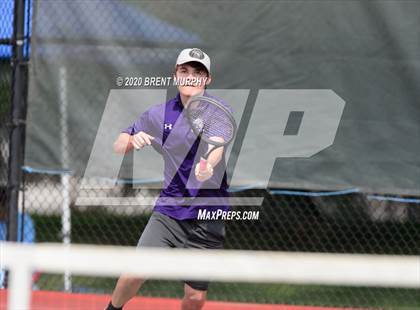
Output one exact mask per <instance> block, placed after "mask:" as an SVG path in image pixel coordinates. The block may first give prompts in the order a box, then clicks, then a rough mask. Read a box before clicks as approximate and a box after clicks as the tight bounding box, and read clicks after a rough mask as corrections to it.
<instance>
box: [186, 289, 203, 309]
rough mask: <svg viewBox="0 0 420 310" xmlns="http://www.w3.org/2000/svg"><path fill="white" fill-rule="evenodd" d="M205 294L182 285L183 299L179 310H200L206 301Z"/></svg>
mask: <svg viewBox="0 0 420 310" xmlns="http://www.w3.org/2000/svg"><path fill="white" fill-rule="evenodd" d="M206 296H207V292H206V291H200V290H196V289H193V288H192V287H191V286H189V285H188V284H184V298H183V299H182V306H181V310H200V309H201V308H203V306H204V303H205V301H206Z"/></svg>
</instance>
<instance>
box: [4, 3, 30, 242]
mask: <svg viewBox="0 0 420 310" xmlns="http://www.w3.org/2000/svg"><path fill="white" fill-rule="evenodd" d="M24 40H25V0H15V7H14V20H13V38H12V45H13V47H12V70H13V71H12V109H11V127H10V140H9V141H10V146H9V150H10V151H9V170H8V181H7V182H8V195H7V197H8V202H7V205H8V211H9V212H8V213H9V218H8V232H7V240H8V241H17V239H18V238H17V237H18V207H19V206H18V202H19V189H20V184H21V180H22V165H23V154H24V134H25V114H26V113H25V111H26V100H25V97H26V96H25V93H26V89H25V88H26V86H25V85H26V83H25V74H26V68H25V65H26V61H25V58H24V53H23V47H24ZM22 224H23V223H22Z"/></svg>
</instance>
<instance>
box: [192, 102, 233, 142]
mask: <svg viewBox="0 0 420 310" xmlns="http://www.w3.org/2000/svg"><path fill="white" fill-rule="evenodd" d="M189 114H190V119H191V123H192V125H193V127H194V130H195V131H196V132H197V133H199V134H200V135H201V136H202V137H203V138H204V139H207V140H211V138H212V137H220V138H222V139H223V140H224V142H225V143H228V142H229V141H231V140H232V139H233V135H234V131H235V128H234V125H233V124H232V120H231V118H230V117H229V115H227V113H226V112H225V111H224V110H223V109H221V108H219V107H217V106H215V105H213V104H209V103H206V102H193V103H192V106H191V107H190V108H189ZM219 142H220V141H219Z"/></svg>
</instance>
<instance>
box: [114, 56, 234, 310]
mask: <svg viewBox="0 0 420 310" xmlns="http://www.w3.org/2000/svg"><path fill="white" fill-rule="evenodd" d="M174 78H176V79H179V80H184V81H185V78H189V80H191V83H187V84H186V85H184V84H180V85H178V86H177V87H178V94H177V96H176V97H175V98H173V99H170V100H169V101H168V102H166V103H164V104H160V105H156V106H153V107H151V108H150V109H149V110H147V111H146V112H144V113H143V114H142V115H141V116H140V117H139V119H138V120H137V121H135V122H134V124H133V125H131V126H130V127H128V128H127V129H125V130H124V131H123V132H122V133H121V134H120V135H119V137H118V139H117V140H116V141H115V143H114V150H115V152H117V153H120V154H124V153H127V152H129V151H131V150H133V149H142V148H143V147H148V146H152V147H153V148H154V149H155V150H157V151H158V152H159V153H160V154H161V156H162V157H163V160H164V188H163V189H162V191H161V194H160V197H159V199H158V200H157V202H156V205H155V207H154V210H153V213H152V216H151V217H150V219H149V222H148V223H147V225H146V227H145V229H144V231H143V233H142V235H141V237H140V239H139V242H138V245H137V246H138V247H140V248H141V247H167V248H195V249H220V248H222V247H223V241H224V237H225V227H224V222H223V221H222V220H212V221H204V220H198V219H197V215H198V211H199V210H200V209H206V210H207V211H215V210H218V209H223V211H226V210H228V206H227V204H226V205H217V206H214V205H213V206H212V205H207V206H205V205H190V206H188V205H187V206H185V205H182V204H181V203H180V204H178V203H173V204H171V203H169V204H168V203H162V202H163V201H165V199H172V198H174V197H175V198H176V197H178V198H179V199H180V201H182V199H183V198H185V197H192V198H195V197H199V198H200V199H203V198H204V200H205V198H207V197H208V198H210V197H226V196H227V187H228V186H227V182H226V173H225V169H226V164H225V158H224V150H223V147H221V148H219V149H217V150H214V152H212V153H211V154H210V155H209V158H208V160H207V169H200V168H199V159H200V156H196V155H199V154H204V153H206V152H207V151H208V148H209V147H210V146H209V145H205V144H204V143H200V138H198V137H197V136H196V135H195V134H194V133H193V132H192V130H191V128H190V126H189V125H188V122H186V121H181V119H179V118H184V117H185V116H184V115H183V113H182V111H183V109H184V108H185V106H186V104H187V102H188V100H189V99H190V98H191V97H192V96H196V95H205V96H206V95H208V94H207V93H206V92H205V88H206V86H207V85H208V84H210V82H211V75H210V58H209V56H208V55H207V54H206V53H204V52H203V51H202V50H200V49H198V48H192V49H191V48H189V49H184V50H183V51H181V53H180V54H179V56H178V58H177V61H176V65H175V73H174ZM197 79H198V80H200V81H201V83H197ZM229 109H230V108H229ZM184 114H185V113H184ZM178 119H179V120H180V122H179V123H178V124H177V126H175V123H176V122H177V120H178ZM168 137H170V138H169V139H168ZM185 154H187V155H186V156H185ZM197 158H198V159H197ZM190 174H192V179H194V182H196V184H195V185H197V186H194V182H192V183H193V186H192V188H190V187H191V186H190V184H191V180H189V179H191V177H190ZM187 183H188V185H189V186H187ZM203 184H205V186H202V185H203ZM141 263H142V262H139V264H141ZM174 263H175V264H176V262H174ZM144 281H145V279H139V278H133V277H129V276H125V275H123V276H121V277H120V278H119V279H118V282H117V284H116V287H115V289H114V292H113V294H112V299H111V301H110V303H109V305H108V307H107V308H106V309H107V310H114V309H122V307H123V305H124V304H125V303H127V302H128V301H129V300H130V299H131V298H132V297H134V296H135V295H136V293H137V291H138V290H139V288H140V287H141V285H142V284H143V283H144ZM208 285H209V283H208V282H207V281H205V280H203V281H188V280H186V281H184V298H183V300H182V309H183V310H191V309H192V310H195V309H201V308H202V307H203V305H204V302H205V300H206V292H207V288H208Z"/></svg>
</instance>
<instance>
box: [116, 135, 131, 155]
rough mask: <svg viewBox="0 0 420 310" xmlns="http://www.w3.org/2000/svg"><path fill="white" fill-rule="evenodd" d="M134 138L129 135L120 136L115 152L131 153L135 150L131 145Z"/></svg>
mask: <svg viewBox="0 0 420 310" xmlns="http://www.w3.org/2000/svg"><path fill="white" fill-rule="evenodd" d="M132 138H133V137H132V136H130V135H129V134H126V133H122V134H120V135H119V136H118V138H117V140H116V141H115V142H114V152H115V153H117V154H125V153H127V152H129V151H131V150H132V149H133V144H132V143H131V140H132Z"/></svg>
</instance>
